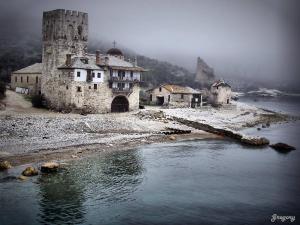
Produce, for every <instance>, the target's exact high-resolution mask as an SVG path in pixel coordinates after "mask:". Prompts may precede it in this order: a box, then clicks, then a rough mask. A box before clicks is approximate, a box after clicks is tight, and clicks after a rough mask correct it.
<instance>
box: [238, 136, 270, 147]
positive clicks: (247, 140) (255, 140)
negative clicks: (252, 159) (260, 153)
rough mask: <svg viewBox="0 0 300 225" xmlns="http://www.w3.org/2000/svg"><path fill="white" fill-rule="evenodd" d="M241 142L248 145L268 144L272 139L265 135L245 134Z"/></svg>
mask: <svg viewBox="0 0 300 225" xmlns="http://www.w3.org/2000/svg"><path fill="white" fill-rule="evenodd" d="M241 142H242V143H244V144H247V145H255V146H264V145H268V144H269V143H270V141H269V140H268V139H267V138H264V137H252V136H246V135H244V136H243V137H242V138H241Z"/></svg>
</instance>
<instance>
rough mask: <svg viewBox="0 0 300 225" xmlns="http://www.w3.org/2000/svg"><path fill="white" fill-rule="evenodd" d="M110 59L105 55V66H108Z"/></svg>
mask: <svg viewBox="0 0 300 225" xmlns="http://www.w3.org/2000/svg"><path fill="white" fill-rule="evenodd" d="M108 60H109V58H108V57H107V56H105V62H104V64H105V66H108Z"/></svg>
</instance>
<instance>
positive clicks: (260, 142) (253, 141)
mask: <svg viewBox="0 0 300 225" xmlns="http://www.w3.org/2000/svg"><path fill="white" fill-rule="evenodd" d="M172 118H173V120H175V121H177V122H180V123H182V124H184V125H186V126H189V127H193V128H195V129H199V130H203V131H206V132H209V133H213V134H217V135H221V136H226V137H229V138H232V139H235V140H237V141H239V142H241V143H243V144H248V145H254V146H264V145H268V144H269V143H270V142H269V140H268V139H267V138H265V137H255V136H249V135H245V134H242V133H240V132H237V131H234V130H231V129H228V128H220V127H214V126H212V125H209V124H205V123H201V122H196V121H191V120H188V119H183V118H179V117H172Z"/></svg>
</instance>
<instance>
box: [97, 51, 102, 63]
mask: <svg viewBox="0 0 300 225" xmlns="http://www.w3.org/2000/svg"><path fill="white" fill-rule="evenodd" d="M100 64H101V58H100V51H96V65H100Z"/></svg>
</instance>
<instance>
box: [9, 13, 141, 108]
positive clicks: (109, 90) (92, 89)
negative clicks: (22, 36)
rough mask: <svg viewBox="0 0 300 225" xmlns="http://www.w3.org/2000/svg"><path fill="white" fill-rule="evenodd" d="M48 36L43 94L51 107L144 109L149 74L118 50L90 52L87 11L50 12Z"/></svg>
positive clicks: (45, 31) (46, 21)
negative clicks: (144, 75)
mask: <svg viewBox="0 0 300 225" xmlns="http://www.w3.org/2000/svg"><path fill="white" fill-rule="evenodd" d="M42 34H43V46H42V48H43V53H42V75H41V81H40V92H41V94H42V95H43V96H44V98H45V100H46V102H47V105H48V106H49V107H50V108H54V109H56V110H61V109H64V108H70V107H71V108H79V109H88V110H89V111H90V112H91V113H106V112H124V111H129V110H135V109H138V107H139V91H140V86H139V83H140V81H141V72H144V71H145V70H144V69H143V68H141V67H139V66H137V61H136V59H135V60H131V61H130V60H125V57H124V55H123V53H122V51H120V50H119V49H117V48H112V49H110V50H108V51H107V52H106V53H105V54H101V53H100V52H99V51H97V52H96V54H89V53H88V52H87V45H88V14H87V13H83V12H77V11H70V10H64V9H57V10H53V11H49V12H44V14H43V30H42ZM17 79H19V78H17ZM14 81H15V80H14V78H13V79H12V86H13V87H14V88H16V87H17V86H18V83H15V82H14Z"/></svg>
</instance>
